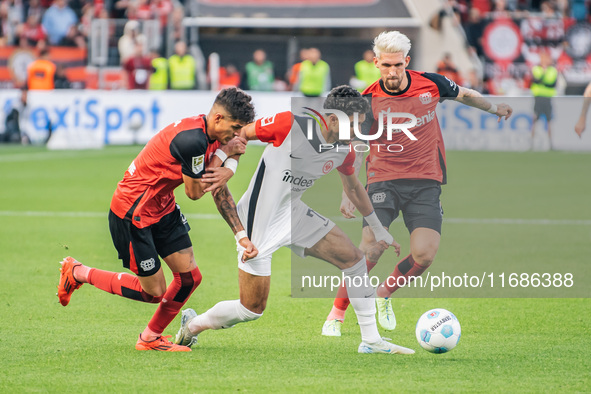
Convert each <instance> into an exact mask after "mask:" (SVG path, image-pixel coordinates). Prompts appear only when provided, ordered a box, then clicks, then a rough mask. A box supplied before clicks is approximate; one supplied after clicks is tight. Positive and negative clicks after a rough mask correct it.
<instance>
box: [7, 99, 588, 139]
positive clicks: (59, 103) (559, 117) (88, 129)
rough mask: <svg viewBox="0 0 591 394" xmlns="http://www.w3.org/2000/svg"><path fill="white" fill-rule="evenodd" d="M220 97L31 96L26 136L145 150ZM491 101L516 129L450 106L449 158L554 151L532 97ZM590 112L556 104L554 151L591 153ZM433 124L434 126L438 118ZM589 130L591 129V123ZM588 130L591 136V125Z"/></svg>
mask: <svg viewBox="0 0 591 394" xmlns="http://www.w3.org/2000/svg"><path fill="white" fill-rule="evenodd" d="M250 93H251V94H252V96H253V100H254V103H255V108H256V113H257V116H258V117H264V116H271V115H273V114H275V113H277V112H282V111H289V110H290V109H291V99H292V97H294V93H292V92H274V93H267V92H250ZM215 95H216V92H210V91H192V92H176V91H159V92H153V91H116V92H115V91H100V90H55V91H51V92H41V91H39V92H36V91H31V92H29V95H28V105H27V109H26V110H25V112H24V116H21V118H22V122H21V129H23V130H24V131H25V132H26V133H27V134H28V135H29V137H30V139H31V140H32V141H33V142H35V143H42V142H43V141H45V139H46V138H47V133H48V131H47V130H48V124H51V128H52V131H53V137H52V138H53V139H54V140H55V141H56V142H59V144H56V145H57V146H56V147H59V148H68V147H70V148H72V147H76V146H77V145H85V143H86V145H95V146H102V145H126V144H132V143H140V144H143V143H145V142H147V141H148V140H149V139H150V138H151V137H152V136H153V135H154V134H155V133H156V132H158V130H160V129H161V128H163V127H164V126H166V125H167V124H170V123H172V122H174V121H176V120H178V119H179V118H182V117H187V116H193V115H197V114H200V113H203V112H207V111H208V110H209V108H210V107H211V103H212V101H213V99H214V97H215ZM19 96H20V92H19V91H18V90H2V91H0V132H4V127H5V122H4V119H5V116H6V114H7V113H8V112H9V111H10V109H11V108H12V105H13V103H14V102H15V100H17V99H18V98H19ZM415 100H420V99H415ZM490 100H491V101H492V102H494V103H496V104H498V103H501V102H505V103H507V104H509V105H511V106H512V107H513V109H514V113H513V116H512V117H511V118H510V119H509V120H508V121H502V122H501V123H496V120H495V117H494V116H493V115H491V114H488V113H486V112H483V111H480V110H478V109H475V108H472V107H467V106H465V105H462V104H459V103H458V102H455V101H451V100H447V101H444V102H442V103H440V104H439V105H437V109H436V113H437V117H438V120H439V123H440V125H441V129H442V133H443V137H444V141H445V145H446V149H447V150H485V151H486V150H490V151H527V150H531V149H532V147H533V149H534V150H548V149H550V141H549V140H548V136H547V133H546V132H545V129H546V127H545V126H546V121H545V120H540V121H539V122H538V124H537V125H536V133H535V135H534V139H533V141H532V138H531V125H532V123H533V107H534V100H533V98H532V97H490ZM582 104H583V99H582V97H573V96H568V97H556V98H553V99H552V110H553V114H554V117H553V119H552V120H551V126H552V148H553V149H554V150H564V151H591V133H589V132H587V133H584V134H583V136H582V138H579V137H578V136H577V135H576V134H575V132H574V127H575V123H576V122H577V120H578V119H579V115H580V111H581V108H582ZM398 112H405V111H398ZM408 112H412V111H408ZM428 117H431V118H433V114H430V115H428ZM421 118H424V119H423V121H429V119H426V118H425V117H424V116H423V115H421V117H419V118H418V121H419V122H420V121H421ZM588 123H591V118H590V120H589V122H588ZM587 127H588V128H591V125H588V126H587ZM410 131H411V132H412V129H410Z"/></svg>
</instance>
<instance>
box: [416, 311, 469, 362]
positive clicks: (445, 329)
mask: <svg viewBox="0 0 591 394" xmlns="http://www.w3.org/2000/svg"><path fill="white" fill-rule="evenodd" d="M415 332H416V334H417V341H419V345H421V347H422V348H423V349H425V350H427V351H429V352H431V353H446V352H449V351H450V350H451V349H453V348H454V347H456V345H457V344H458V342H459V341H460V336H461V335H462V328H461V327H460V322H459V321H458V318H457V317H455V315H454V314H453V313H451V312H450V311H448V310H445V309H431V310H430V311H427V312H425V313H423V316H421V317H420V318H419V320H418V321H417V327H416V331H415Z"/></svg>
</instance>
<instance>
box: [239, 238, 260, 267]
mask: <svg viewBox="0 0 591 394" xmlns="http://www.w3.org/2000/svg"><path fill="white" fill-rule="evenodd" d="M238 243H239V244H240V246H242V247H243V248H244V252H243V253H242V260H243V261H247V260H250V259H252V258H255V257H256V256H257V255H258V254H259V251H258V249H257V248H256V247H255V246H254V244H253V243H252V242H251V241H250V239H248V237H244V238H241V239H240V241H238Z"/></svg>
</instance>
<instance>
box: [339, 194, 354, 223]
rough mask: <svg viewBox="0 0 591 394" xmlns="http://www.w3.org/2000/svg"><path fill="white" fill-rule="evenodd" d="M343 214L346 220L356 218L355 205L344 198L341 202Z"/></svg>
mask: <svg viewBox="0 0 591 394" xmlns="http://www.w3.org/2000/svg"><path fill="white" fill-rule="evenodd" d="M340 209H341V214H342V215H343V217H344V218H345V219H353V218H354V217H355V205H353V203H352V202H351V200H349V199H348V198H347V196H343V200H342V201H341V208H340Z"/></svg>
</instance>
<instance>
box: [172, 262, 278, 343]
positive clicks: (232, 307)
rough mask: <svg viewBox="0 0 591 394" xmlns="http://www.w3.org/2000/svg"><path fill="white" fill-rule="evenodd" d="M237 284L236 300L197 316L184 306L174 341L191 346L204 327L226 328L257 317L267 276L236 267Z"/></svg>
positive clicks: (263, 302)
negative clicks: (238, 287) (179, 326)
mask: <svg viewBox="0 0 591 394" xmlns="http://www.w3.org/2000/svg"><path fill="white" fill-rule="evenodd" d="M238 284H239V286H240V299H239V300H230V301H222V302H218V303H217V304H215V305H214V306H213V307H212V308H211V309H209V310H208V311H207V312H205V313H203V314H201V315H197V314H196V313H195V311H193V310H192V309H185V310H184V311H183V319H181V328H180V329H179V332H178V333H177V336H176V339H175V343H178V344H182V345H186V346H192V345H193V344H194V343H196V342H197V335H199V334H200V333H202V332H203V331H205V330H219V329H222V328H230V327H233V326H235V325H236V324H238V323H243V322H247V321H252V320H256V319H258V318H260V317H261V316H262V315H263V311H264V310H265V307H266V306H267V299H268V298H269V289H270V287H271V277H270V276H256V275H252V274H249V273H248V272H245V271H243V270H238Z"/></svg>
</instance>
